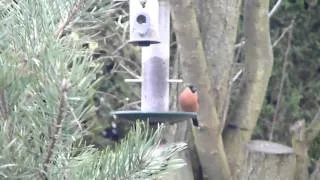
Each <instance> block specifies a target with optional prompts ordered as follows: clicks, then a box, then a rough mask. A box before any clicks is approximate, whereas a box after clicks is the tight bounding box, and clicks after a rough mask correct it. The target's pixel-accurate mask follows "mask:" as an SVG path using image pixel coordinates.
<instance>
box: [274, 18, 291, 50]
mask: <svg viewBox="0 0 320 180" xmlns="http://www.w3.org/2000/svg"><path fill="white" fill-rule="evenodd" d="M292 27H293V23H291V24H290V25H289V26H288V27H286V28H284V29H283V31H282V33H281V35H280V36H279V38H278V39H277V40H275V41H274V43H273V44H272V47H275V46H276V45H278V44H279V42H280V41H281V40H282V38H283V37H284V35H286V33H287V32H289V31H290V30H291V29H292Z"/></svg>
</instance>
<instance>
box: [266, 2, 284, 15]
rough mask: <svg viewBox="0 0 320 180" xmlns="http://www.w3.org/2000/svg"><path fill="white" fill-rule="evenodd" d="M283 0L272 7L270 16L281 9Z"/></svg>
mask: <svg viewBox="0 0 320 180" xmlns="http://www.w3.org/2000/svg"><path fill="white" fill-rule="evenodd" d="M281 2H282V0H278V1H277V3H276V5H274V6H273V8H272V9H271V11H270V12H269V14H268V17H269V18H270V17H271V16H272V15H273V14H274V13H275V12H276V10H278V9H279V7H280V5H281Z"/></svg>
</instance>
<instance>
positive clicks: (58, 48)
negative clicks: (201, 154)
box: [0, 0, 186, 180]
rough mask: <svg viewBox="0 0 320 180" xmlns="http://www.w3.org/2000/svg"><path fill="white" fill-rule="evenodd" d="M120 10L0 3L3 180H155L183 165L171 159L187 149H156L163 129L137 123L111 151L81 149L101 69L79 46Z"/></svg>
mask: <svg viewBox="0 0 320 180" xmlns="http://www.w3.org/2000/svg"><path fill="white" fill-rule="evenodd" d="M121 3H123V2H118V3H117V2H114V1H111V0H105V1H99V0H98V1H97V0H87V1H83V0H14V1H13V0H12V1H11V0H1V1H0V21H1V23H0V179H49V180H50V179H86V180H87V179H108V180H112V179H152V178H154V177H156V176H158V175H161V174H163V173H165V172H168V171H170V170H172V169H175V168H179V167H181V166H182V165H184V162H183V161H182V160H180V159H175V158H172V156H173V155H174V154H175V153H176V152H178V151H181V150H184V149H185V148H186V144H185V143H176V144H169V145H159V142H160V138H159V137H160V133H161V129H162V127H160V128H159V129H158V130H157V131H156V132H153V133H151V132H152V131H151V130H150V128H149V127H148V126H147V125H144V123H137V125H136V126H135V127H134V128H132V130H131V131H130V133H129V134H128V135H127V137H126V138H125V139H123V140H122V141H121V143H120V144H118V145H117V146H116V148H115V149H111V148H108V147H107V148H104V149H102V150H98V149H96V148H95V147H94V146H92V145H88V144H86V143H85V142H83V141H84V136H85V135H87V134H88V133H89V131H88V129H87V127H86V123H87V122H86V123H85V122H84V121H85V120H88V119H89V120H90V119H91V118H90V117H91V116H94V115H95V107H94V103H93V101H92V97H93V95H94V93H95V86H96V85H97V84H98V83H99V78H97V73H99V72H100V71H101V67H102V63H101V62H99V61H93V60H92V59H93V53H92V51H91V48H89V49H83V47H82V44H83V42H86V41H88V40H90V38H91V37H92V36H93V34H94V33H96V32H97V31H99V30H100V31H102V30H103V28H107V27H103V23H101V22H99V21H98V20H97V19H96V18H95V17H96V16H99V17H103V18H105V21H114V19H111V18H110V17H108V13H109V14H110V13H111V12H114V11H117V10H118V9H117V8H120V6H121ZM98 5H99V6H98ZM108 18H109V19H108ZM99 23H100V24H99ZM99 28H102V29H99ZM75 29H76V31H75ZM75 35H76V38H75Z"/></svg>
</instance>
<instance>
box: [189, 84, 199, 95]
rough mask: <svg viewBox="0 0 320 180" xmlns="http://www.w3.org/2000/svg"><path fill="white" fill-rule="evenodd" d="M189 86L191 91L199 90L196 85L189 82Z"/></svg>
mask: <svg viewBox="0 0 320 180" xmlns="http://www.w3.org/2000/svg"><path fill="white" fill-rule="evenodd" d="M188 87H189V89H190V90H191V92H193V93H195V92H197V88H196V87H195V86H194V85H192V84H189V85H188Z"/></svg>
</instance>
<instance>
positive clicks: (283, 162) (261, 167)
mask: <svg viewBox="0 0 320 180" xmlns="http://www.w3.org/2000/svg"><path fill="white" fill-rule="evenodd" d="M295 164H296V158H295V154H294V151H293V149H292V148H290V147H287V146H284V145H281V144H277V143H272V142H268V141H260V140H254V141H251V142H249V143H248V144H247V146H246V156H245V161H244V164H243V166H242V170H241V173H240V178H239V179H240V180H248V179H254V180H258V179H259V180H271V179H274V180H276V179H278V180H294V178H295V177H294V176H295V171H294V169H295Z"/></svg>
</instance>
